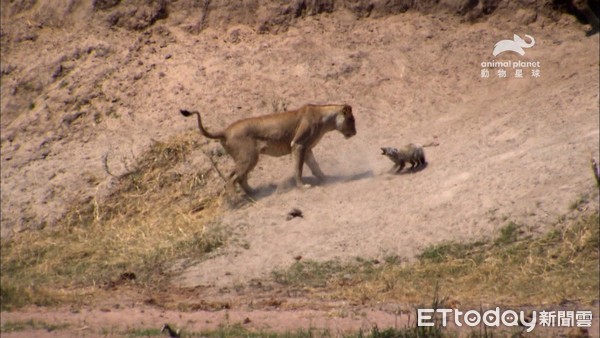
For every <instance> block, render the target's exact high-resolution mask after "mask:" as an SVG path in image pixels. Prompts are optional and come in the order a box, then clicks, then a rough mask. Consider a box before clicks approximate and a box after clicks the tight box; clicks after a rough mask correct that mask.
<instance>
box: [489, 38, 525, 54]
mask: <svg viewBox="0 0 600 338" xmlns="http://www.w3.org/2000/svg"><path fill="white" fill-rule="evenodd" d="M525 37H526V38H528V39H529V40H531V42H529V43H527V42H526V41H525V40H523V39H522V38H521V37H520V36H518V35H517V34H515V35H514V36H513V39H512V40H502V41H498V42H497V43H496V44H495V45H494V52H493V53H492V54H494V56H497V55H498V54H500V53H504V52H507V51H511V52H515V53H519V54H520V55H525V50H523V48H531V47H533V45H535V39H534V38H533V36H531V35H527V34H526V35H525Z"/></svg>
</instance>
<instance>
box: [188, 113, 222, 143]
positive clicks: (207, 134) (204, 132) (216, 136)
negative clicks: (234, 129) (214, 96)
mask: <svg viewBox="0 0 600 338" xmlns="http://www.w3.org/2000/svg"><path fill="white" fill-rule="evenodd" d="M180 112H181V115H183V116H185V117H189V116H192V115H196V117H197V118H198V129H200V134H202V135H204V136H205V137H208V138H212V139H217V140H224V139H225V134H223V132H218V133H211V132H209V131H207V130H206V129H204V126H203V125H202V119H201V118H200V113H199V112H198V111H193V112H190V111H189V110H184V109H181V110H180Z"/></svg>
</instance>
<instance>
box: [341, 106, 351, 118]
mask: <svg viewBox="0 0 600 338" xmlns="http://www.w3.org/2000/svg"><path fill="white" fill-rule="evenodd" d="M342 112H343V113H344V115H346V116H348V115H352V107H351V106H349V105H347V104H346V105H344V108H342Z"/></svg>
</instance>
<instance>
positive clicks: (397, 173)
mask: <svg viewBox="0 0 600 338" xmlns="http://www.w3.org/2000/svg"><path fill="white" fill-rule="evenodd" d="M427 166H429V162H425V163H423V164H421V165H420V166H418V167H416V168H412V169H411V168H406V169H404V170H401V171H399V172H394V170H393V169H392V171H391V173H392V174H394V175H408V174H416V173H418V172H420V171H422V170H425V168H427Z"/></svg>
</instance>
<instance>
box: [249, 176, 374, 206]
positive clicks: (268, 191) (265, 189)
mask: <svg viewBox="0 0 600 338" xmlns="http://www.w3.org/2000/svg"><path fill="white" fill-rule="evenodd" d="M373 176H374V174H373V171H371V170H367V171H364V172H360V173H357V174H352V175H332V176H326V177H325V179H324V180H319V179H318V178H316V177H314V176H308V177H302V180H303V181H304V183H305V184H308V185H311V186H313V187H319V186H320V187H323V186H328V185H331V184H336V183H339V182H352V181H358V180H362V179H365V178H369V177H373ZM293 189H302V188H297V187H296V181H295V180H294V178H293V177H290V178H288V179H286V180H284V181H283V182H281V183H280V184H278V185H276V184H267V185H261V186H258V187H256V188H255V189H254V192H253V194H252V195H250V196H249V197H248V198H249V199H251V200H255V201H256V200H260V199H263V198H265V197H268V196H271V195H273V194H274V193H284V192H288V191H291V190H293Z"/></svg>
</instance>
